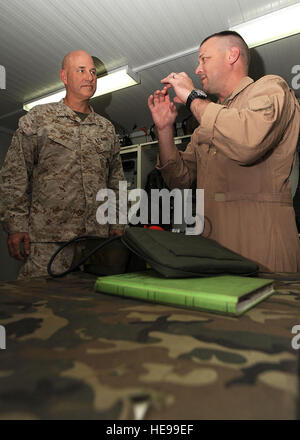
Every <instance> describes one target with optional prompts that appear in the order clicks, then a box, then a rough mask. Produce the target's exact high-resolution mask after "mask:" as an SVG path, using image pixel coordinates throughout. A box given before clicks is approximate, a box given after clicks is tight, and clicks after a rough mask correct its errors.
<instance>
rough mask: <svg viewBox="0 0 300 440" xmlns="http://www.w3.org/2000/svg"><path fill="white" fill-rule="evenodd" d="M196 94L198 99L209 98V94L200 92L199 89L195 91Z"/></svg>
mask: <svg viewBox="0 0 300 440" xmlns="http://www.w3.org/2000/svg"><path fill="white" fill-rule="evenodd" d="M194 91H195V92H196V93H195V95H196V96H197V97H198V98H202V99H203V98H204V99H205V98H207V94H206V93H205V92H203V90H199V89H195V90H194Z"/></svg>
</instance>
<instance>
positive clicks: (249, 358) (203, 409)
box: [0, 272, 300, 420]
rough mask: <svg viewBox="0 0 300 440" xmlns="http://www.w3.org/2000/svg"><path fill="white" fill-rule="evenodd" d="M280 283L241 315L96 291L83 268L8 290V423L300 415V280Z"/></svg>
mask: <svg viewBox="0 0 300 440" xmlns="http://www.w3.org/2000/svg"><path fill="white" fill-rule="evenodd" d="M277 278H278V279H277V281H276V289H277V292H276V294H274V295H273V296H271V297H270V298H268V299H267V300H265V301H264V302H263V303H261V304H259V305H257V306H256V307H255V308H253V309H252V310H250V311H249V312H247V313H246V314H245V315H243V316H241V317H239V318H234V317H228V316H222V315H215V314H211V313H205V312H194V311H189V310H186V309H180V308H174V307H167V306H162V305H157V304H150V303H145V302H140V301H136V300H131V299H123V298H118V297H113V296H109V295H106V294H100V293H96V292H94V282H95V279H96V277H95V276H93V275H88V274H84V273H81V272H77V273H75V274H71V275H69V276H68V277H65V278H63V279H35V280H31V281H16V282H7V283H5V282H1V283H0V324H1V325H2V326H4V328H5V330H6V349H5V350H4V349H2V350H0V419H44V420H45V419H56V420H57V419H81V420H82V419H84V420H87V419H97V420H101V419H105V420H133V419H138V418H140V417H144V419H146V420H147V419H148V420H191V419H192V420H201V419H297V418H299V394H300V393H299V352H300V350H295V349H293V348H292V345H291V341H292V338H293V336H295V335H292V333H291V329H292V327H293V326H295V325H300V274H298V275H295V276H292V277H289V278H288V279H286V278H284V277H283V276H278V277H277ZM284 279H285V281H284ZM139 411H141V413H142V415H141V414H140V413H139ZM143 413H144V415H143Z"/></svg>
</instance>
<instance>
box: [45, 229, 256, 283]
mask: <svg viewBox="0 0 300 440" xmlns="http://www.w3.org/2000/svg"><path fill="white" fill-rule="evenodd" d="M82 240H94V247H93V249H92V250H89V251H88V252H87V253H85V255H84V256H81V257H80V258H78V256H77V258H76V259H75V260H76V261H75V263H73V264H72V267H71V268H70V269H69V270H67V271H65V272H63V273H61V274H53V273H52V271H51V265H52V263H53V261H54V258H55V256H56V255H57V254H58V253H59V252H60V251H61V250H62V249H63V248H64V247H65V246H67V245H69V244H70V243H72V242H77V241H82ZM117 240H119V243H118V245H119V246H120V254H118V252H117V253H116V254H115V258H116V260H115V261H116V265H117V266H118V267H115V268H114V269H113V270H110V271H108V273H104V274H106V275H112V274H116V273H124V272H135V271H137V270H144V269H145V263H144V262H147V263H148V264H149V265H150V266H151V268H152V269H154V270H156V271H157V272H158V273H159V274H160V275H162V276H164V277H166V278H189V277H201V276H213V275H216V274H233V275H246V276H249V275H254V274H256V273H257V272H258V269H259V268H258V265H257V264H256V263H255V262H253V261H251V260H248V259H247V258H244V257H242V256H241V255H239V254H237V253H235V252H233V251H231V250H229V249H227V248H225V247H224V246H221V245H220V244H218V243H217V242H216V241H214V240H211V239H209V238H205V237H202V236H201V235H184V234H180V233H174V232H169V231H159V230H156V229H150V228H139V227H128V228H126V229H125V231H124V234H123V236H122V237H114V238H110V239H108V240H105V241H104V242H103V239H102V240H101V243H97V237H93V236H91V237H90V236H81V237H76V238H75V239H73V240H70V242H68V243H65V244H64V245H63V246H61V248H59V249H58V251H56V252H55V254H54V255H53V256H52V258H51V260H50V261H49V264H48V273H49V274H50V275H51V276H54V277H57V276H63V275H66V274H67V273H69V272H72V271H73V270H75V269H76V268H78V267H79V266H81V265H85V270H86V271H88V272H91V273H95V274H97V275H98V274H103V271H102V269H101V267H100V266H97V254H99V256H100V257H101V252H103V251H104V248H105V247H106V246H108V247H107V249H109V246H110V245H111V244H112V242H113V241H117ZM102 249H103V250H102ZM100 251H101V252H100ZM134 256H137V257H139V258H138V260H137V261H138V264H137V262H136V261H135V262H133V263H132V261H131V258H132V257H134ZM91 258H93V262H92V264H91V263H90V261H91ZM105 259H106V258H105ZM102 261H103V255H102ZM130 263H131V264H130ZM100 264H101V263H100ZM129 266H130V267H129Z"/></svg>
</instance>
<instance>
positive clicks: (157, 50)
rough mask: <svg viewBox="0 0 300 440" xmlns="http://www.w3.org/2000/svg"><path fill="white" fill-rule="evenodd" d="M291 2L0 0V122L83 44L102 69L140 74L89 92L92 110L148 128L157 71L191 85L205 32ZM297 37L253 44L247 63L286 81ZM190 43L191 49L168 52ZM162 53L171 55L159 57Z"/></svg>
mask: <svg viewBox="0 0 300 440" xmlns="http://www.w3.org/2000/svg"><path fill="white" fill-rule="evenodd" d="M293 3H297V1H293V0H277V1H270V0H251V1H250V0H210V1H209V2H207V1H204V0H164V1H162V0H64V1H61V0H10V1H7V0H0V65H2V66H4V67H5V69H6V77H7V80H6V86H7V87H6V90H0V125H1V126H6V127H7V128H15V127H16V126H17V121H18V118H19V117H20V115H22V114H23V112H22V103H23V102H25V101H27V100H29V99H32V98H34V97H38V96H41V95H44V94H46V93H48V92H51V91H54V90H56V89H58V88H60V87H61V86H62V84H61V82H60V78H59V69H60V64H61V60H62V58H63V56H64V55H65V54H66V53H68V52H70V51H72V50H76V49H85V50H87V51H88V52H89V53H90V54H91V55H94V56H97V57H98V58H99V59H101V60H102V62H103V63H104V65H105V67H106V69H107V70H111V69H114V68H117V67H120V66H122V65H125V64H128V65H129V66H130V67H131V68H132V69H134V70H136V71H139V72H140V75H141V84H140V85H138V86H135V87H131V88H128V89H125V90H121V91H118V92H114V93H113V94H110V95H107V96H102V97H99V98H96V99H94V100H92V104H93V106H94V108H95V109H96V111H98V112H99V113H101V112H102V114H104V115H106V116H107V117H109V118H110V119H111V120H112V121H114V123H115V124H116V127H117V129H118V130H119V131H122V129H123V130H125V131H130V130H131V129H132V127H133V126H134V125H137V126H138V127H141V126H146V127H148V128H149V127H150V126H151V125H152V121H151V117H150V113H149V110H148V108H147V98H148V96H149V94H150V93H152V91H153V90H155V89H157V88H159V87H160V80H161V78H162V77H164V76H165V75H167V74H168V73H169V72H171V71H186V72H187V73H188V74H191V75H193V78H194V79H195V83H196V84H198V85H199V81H198V79H197V78H196V76H195V75H194V73H193V72H194V69H195V67H196V62H197V53H196V48H197V47H198V46H199V43H200V42H201V41H202V40H203V39H204V38H205V37H206V36H208V35H209V34H211V33H214V32H218V31H221V30H224V29H228V28H229V27H230V26H233V25H236V24H239V23H241V22H243V21H246V20H249V19H252V18H256V17H258V16H260V15H263V14H265V13H267V12H272V11H274V10H278V9H280V8H283V7H285V6H288V5H291V4H293ZM299 40H300V36H299V35H296V36H293V37H290V38H287V39H285V40H281V41H279V42H276V43H271V44H268V45H265V46H262V47H260V48H258V49H257V50H256V53H255V57H254V58H253V59H254V61H255V63H256V66H254V69H253V70H254V71H255V72H256V73H257V72H262V71H264V72H265V73H278V74H281V75H282V76H283V77H284V78H285V79H286V80H287V81H290V82H291V81H292V77H293V76H292V74H291V68H292V66H293V65H294V64H297V63H299V64H300V60H299V55H298V54H299V47H300V41H299ZM190 49H194V50H195V52H194V53H191V54H189V55H186V56H181V57H176V54H180V53H188V52H189V50H190ZM168 58H174V60H173V61H168V62H163V60H166V59H168ZM156 62H157V63H156ZM155 64H157V65H155ZM143 66H144V67H143ZM145 66H148V67H147V68H145ZM151 66H152V67H151ZM297 93H298V91H297ZM18 110H19V111H20V112H19V113H17V112H18ZM13 113H14V115H13ZM180 114H181V115H182V117H183V116H184V115H185V110H183V109H182V110H181V112H180Z"/></svg>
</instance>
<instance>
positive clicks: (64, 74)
mask: <svg viewBox="0 0 300 440" xmlns="http://www.w3.org/2000/svg"><path fill="white" fill-rule="evenodd" d="M59 75H60V79H61V80H62V82H63V83H64V84H65V85H66V84H67V73H66V71H65V69H61V71H60V72H59Z"/></svg>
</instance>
